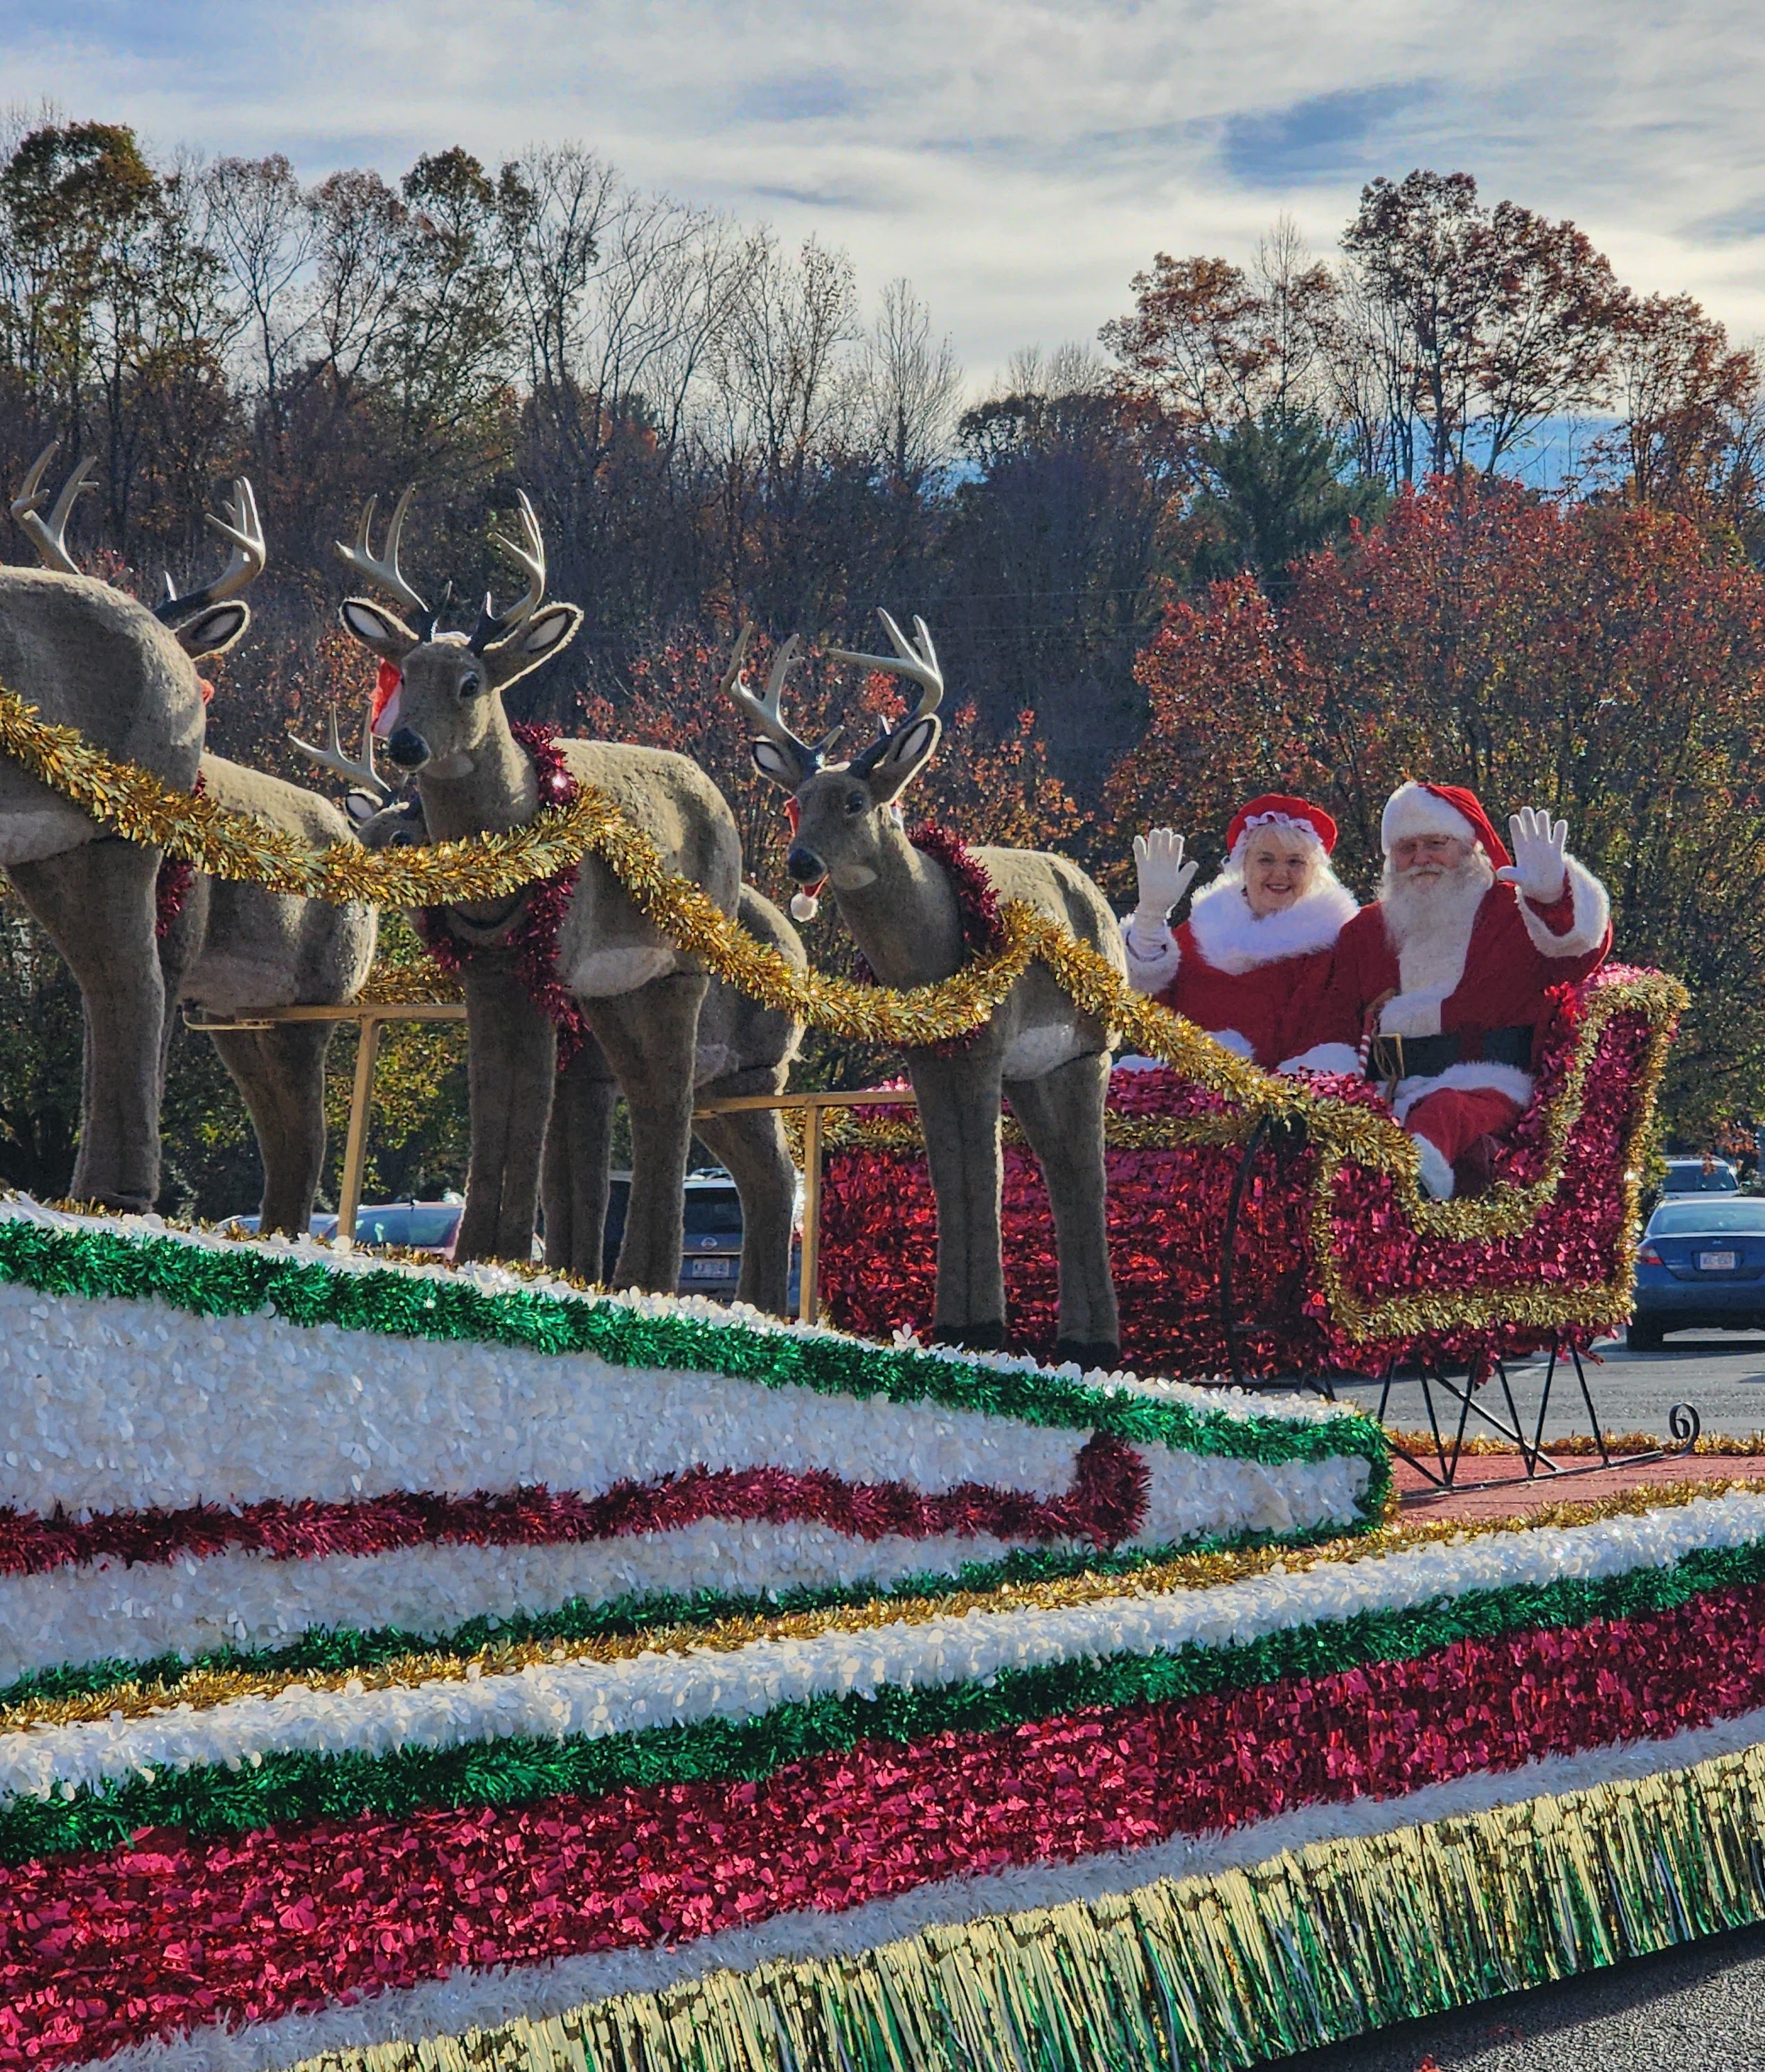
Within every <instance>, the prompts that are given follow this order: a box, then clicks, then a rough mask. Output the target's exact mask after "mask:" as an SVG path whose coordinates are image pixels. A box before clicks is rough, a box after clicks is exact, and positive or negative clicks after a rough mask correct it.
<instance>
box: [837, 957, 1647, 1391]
mask: <svg viewBox="0 0 1765 2072" xmlns="http://www.w3.org/2000/svg"><path fill="white" fill-rule="evenodd" d="M1624 976H1627V974H1626V973H1625V972H1623V971H1621V970H1618V969H1615V968H1608V971H1607V974H1605V975H1603V979H1602V980H1595V981H1593V982H1592V983H1593V985H1595V986H1597V985H1599V984H1601V983H1603V982H1605V980H1618V979H1622V978H1623V977H1624ZM1582 997H1583V994H1582V989H1570V988H1566V987H1564V988H1558V989H1555V991H1554V993H1552V995H1551V996H1550V1008H1551V1014H1550V1021H1549V1022H1548V1023H1547V1024H1546V1026H1545V1029H1544V1030H1543V1032H1542V1034H1541V1040H1540V1046H1539V1052H1540V1055H1539V1069H1538V1072H1537V1091H1536V1094H1535V1096H1534V1098H1533V1101H1532V1103H1531V1104H1530V1105H1529V1108H1527V1110H1526V1112H1525V1115H1524V1116H1522V1118H1521V1121H1520V1123H1519V1124H1518V1126H1517V1128H1516V1129H1515V1132H1514V1133H1513V1138H1512V1139H1511V1141H1509V1142H1508V1143H1507V1144H1506V1145H1503V1146H1502V1148H1501V1149H1500V1153H1499V1154H1498V1157H1497V1161H1496V1171H1497V1176H1498V1177H1499V1178H1506V1179H1511V1180H1513V1181H1514V1182H1519V1183H1524V1182H1529V1181H1532V1180H1535V1179H1537V1178H1538V1177H1539V1175H1540V1174H1541V1173H1542V1172H1543V1170H1544V1168H1545V1161H1546V1158H1547V1157H1548V1151H1549V1147H1548V1142H1547V1133H1548V1129H1549V1126H1550V1108H1551V1105H1552V1104H1553V1103H1554V1101H1555V1100H1557V1098H1558V1095H1559V1094H1560V1092H1561V1091H1562V1084H1563V1081H1564V1079H1565V1078H1566V1075H1567V1074H1568V1072H1569V1071H1570V1067H1571V1065H1572V1062H1573V1054H1574V1043H1575V1038H1576V1032H1577V1030H1578V1026H1579V1025H1580V1022H1581V1020H1582V1013H1583V1009H1582ZM1651 1040H1652V1039H1651V1034H1650V1030H1649V1028H1648V1024H1647V1022H1646V1020H1645V1018H1644V1016H1643V1015H1642V1014H1641V1013H1640V1012H1639V1013H1632V1012H1624V1013H1619V1014H1616V1015H1615V1016H1613V1017H1612V1018H1611V1021H1610V1022H1608V1023H1607V1026H1606V1028H1605V1030H1604V1031H1603V1034H1602V1036H1601V1038H1600V1042H1599V1049H1598V1051H1597V1053H1596V1054H1595V1058H1594V1059H1593V1060H1592V1062H1591V1066H1590V1068H1589V1071H1588V1075H1587V1080H1586V1095H1585V1100H1584V1104H1583V1107H1582V1113H1581V1116H1580V1118H1579V1120H1578V1121H1577V1123H1576V1124H1575V1127H1574V1129H1573V1131H1572V1132H1571V1133H1570V1137H1569V1140H1568V1144H1567V1146H1566V1156H1565V1160H1564V1165H1563V1170H1562V1178H1561V1181H1560V1182H1559V1184H1558V1188H1557V1190H1556V1193H1555V1194H1554V1197H1553V1198H1552V1199H1551V1201H1550V1202H1549V1204H1548V1205H1547V1206H1546V1207H1545V1209H1544V1210H1543V1211H1541V1214H1540V1215H1538V1216H1537V1218H1536V1219H1534V1220H1533V1223H1531V1224H1530V1225H1529V1227H1528V1228H1526V1229H1525V1230H1524V1231H1520V1232H1518V1233H1517V1234H1516V1235H1513V1236H1511V1237H1506V1238H1500V1239H1495V1240H1493V1241H1484V1240H1463V1241H1456V1242H1455V1241H1452V1240H1449V1239H1444V1238H1440V1237H1435V1236H1431V1235H1424V1234H1422V1233H1421V1232H1418V1231H1417V1230H1416V1228H1415V1227H1414V1225H1413V1224H1412V1223H1410V1219H1409V1218H1408V1217H1407V1216H1406V1215H1405V1214H1404V1213H1403V1211H1402V1207H1401V1206H1400V1204H1399V1203H1398V1199H1397V1194H1396V1190H1395V1186H1394V1182H1392V1180H1391V1179H1390V1178H1389V1175H1387V1174H1384V1173H1382V1172H1379V1171H1377V1170H1373V1169H1370V1168H1369V1167H1365V1166H1362V1165H1356V1164H1354V1163H1352V1161H1351V1162H1350V1163H1348V1164H1347V1165H1344V1167H1343V1168H1342V1169H1341V1171H1340V1175H1339V1177H1338V1178H1337V1180H1336V1186H1335V1188H1334V1190H1333V1194H1332V1223H1333V1226H1334V1236H1335V1244H1336V1253H1337V1256H1338V1257H1339V1258H1340V1260H1341V1262H1342V1264H1343V1268H1344V1274H1345V1276H1346V1279H1347V1281H1348V1288H1349V1291H1350V1293H1352V1294H1353V1295H1354V1296H1356V1297H1358V1298H1359V1299H1360V1300H1361V1301H1362V1302H1363V1303H1365V1304H1366V1305H1369V1306H1373V1305H1377V1304H1379V1303H1382V1302H1384V1301H1387V1300H1389V1298H1390V1297H1392V1296H1394V1295H1398V1294H1405V1293H1415V1294H1422V1293H1427V1292H1428V1291H1430V1290H1431V1289H1439V1290H1442V1291H1443V1292H1449V1293H1452V1294H1454V1295H1460V1294H1463V1293H1465V1292H1467V1291H1473V1290H1480V1289H1489V1290H1496V1291H1499V1290H1501V1289H1535V1288H1537V1286H1539V1285H1541V1284H1545V1285H1550V1284H1562V1283H1565V1282H1567V1283H1570V1284H1573V1285H1580V1286H1587V1285H1593V1286H1600V1285H1607V1284H1609V1283H1611V1281H1613V1280H1614V1278H1615V1262H1616V1261H1617V1259H1618V1255H1619V1252H1621V1251H1622V1249H1623V1236H1624V1199H1625V1194H1624V1184H1623V1165H1624V1145H1625V1142H1626V1139H1627V1131H1628V1128H1629V1125H1630V1120H1631V1109H1632V1102H1633V1100H1634V1095H1635V1088H1636V1083H1637V1079H1638V1077H1639V1075H1640V1071H1641V1069H1642V1067H1643V1063H1644V1059H1645V1057H1646V1055H1647V1053H1648V1046H1649V1044H1650V1042H1651ZM1329 1091H1331V1092H1332V1093H1333V1094H1336V1095H1339V1096H1340V1097H1341V1098H1342V1099H1344V1100H1349V1101H1352V1102H1354V1103H1356V1104H1361V1105H1365V1106H1373V1107H1377V1106H1378V1105H1380V1096H1379V1094H1378V1092H1377V1089H1376V1088H1374V1087H1371V1086H1369V1084H1367V1083H1366V1082H1365V1081H1364V1080H1359V1079H1337V1080H1335V1081H1332V1082H1331V1083H1329ZM1109 1102H1110V1110H1111V1112H1113V1113H1114V1114H1117V1115H1119V1116H1128V1117H1135V1118H1139V1117H1147V1118H1152V1117H1157V1118H1171V1119H1176V1120H1185V1119H1186V1120H1197V1121H1202V1122H1207V1121H1212V1120H1218V1121H1219V1122H1221V1124H1226V1125H1229V1124H1230V1123H1231V1120H1232V1118H1231V1117H1230V1116H1229V1112H1227V1110H1226V1108H1225V1104H1223V1103H1222V1102H1221V1100H1219V1098H1218V1097H1217V1096H1214V1095H1213V1094H1210V1093H1209V1092H1207V1091H1205V1089H1203V1088H1201V1087H1197V1086H1196V1085H1195V1084H1194V1083H1192V1082H1190V1081H1187V1080H1184V1079H1182V1078H1181V1077H1180V1075H1178V1074H1176V1073H1175V1072H1173V1071H1168V1070H1166V1069H1163V1068H1160V1069H1158V1070H1155V1071H1131V1072H1129V1071H1119V1072H1117V1073H1116V1074H1115V1075H1114V1078H1113V1081H1112V1083H1111V1086H1110V1096H1109ZM1240 1155H1241V1154H1240V1151H1239V1149H1238V1146H1237V1145H1232V1144H1226V1145H1217V1146H1216V1145H1178V1146H1168V1147H1148V1148H1144V1149H1128V1148H1126V1147H1121V1148H1117V1149H1111V1150H1110V1153H1109V1154H1108V1168H1109V1200H1108V1219H1109V1235H1110V1264H1111V1267H1112V1268H1113V1270H1114V1276H1115V1284H1116V1290H1117V1293H1118V1295H1119V1298H1120V1303H1121V1318H1122V1323H1121V1328H1122V1350H1123V1360H1124V1362H1125V1363H1127V1365H1129V1366H1131V1367H1138V1368H1139V1369H1140V1370H1141V1371H1143V1372H1147V1373H1167V1374H1168V1373H1177V1374H1186V1375H1211V1374H1220V1373H1223V1372H1224V1371H1225V1370H1226V1365H1227V1359H1226V1347H1225V1338H1224V1334H1223V1330H1222V1328H1221V1319H1220V1305H1219V1256H1220V1244H1221V1236H1222V1234H1223V1231H1224V1228H1225V1211H1226V1204H1227V1201H1228V1198H1229V1194H1230V1192H1231V1187H1232V1182H1233V1177H1234V1175H1235V1174H1236V1173H1237V1171H1238V1162H1239V1158H1240ZM1315 1157H1316V1154H1315V1153H1314V1152H1312V1151H1311V1150H1310V1149H1302V1150H1299V1151H1298V1152H1296V1153H1291V1154H1282V1153H1277V1152H1275V1151H1274V1150H1270V1151H1266V1152H1265V1153H1263V1155H1262V1157H1260V1158H1259V1159H1258V1162H1257V1164H1256V1165H1255V1167H1254V1170H1253V1174H1252V1177H1251V1179H1250V1185H1249V1186H1248V1187H1247V1189H1246V1194H1245V1199H1244V1202H1243V1209H1242V1219H1241V1222H1240V1225H1239V1231H1238V1248H1237V1251H1236V1253H1235V1254H1234V1259H1233V1284H1234V1291H1235V1293H1234V1304H1233V1307H1234V1311H1235V1313H1236V1317H1237V1318H1238V1322H1239V1329H1240V1351H1241V1355H1242V1359H1243V1361H1244V1364H1245V1369H1246V1372H1247V1373H1250V1374H1254V1375H1292V1374H1295V1373H1309V1374H1327V1373H1333V1374H1339V1375H1367V1374H1372V1375H1377V1374H1379V1373H1381V1372H1382V1371H1383V1370H1384V1367H1385V1363H1386V1362H1387V1360H1388V1359H1391V1358H1393V1357H1396V1358H1398V1359H1404V1358H1413V1357H1414V1356H1415V1355H1417V1354H1418V1353H1426V1355H1429V1356H1430V1357H1431V1358H1433V1359H1437V1360H1441V1361H1449V1362H1453V1363H1464V1362H1468V1361H1470V1360H1472V1359H1476V1358H1477V1357H1479V1356H1480V1355H1500V1356H1503V1357H1508V1358H1512V1357H1514V1356H1517V1355H1520V1354H1522V1353H1525V1352H1528V1351H1531V1350H1534V1349H1536V1348H1537V1347H1540V1346H1545V1345H1547V1344H1549V1343H1550V1340H1551V1339H1552V1338H1553V1337H1554V1335H1556V1334H1554V1332H1552V1331H1551V1330H1548V1329H1535V1328H1531V1327H1525V1328H1522V1327H1517V1326H1488V1327H1469V1326H1466V1327H1459V1328H1456V1329H1454V1330H1451V1331H1450V1332H1447V1333H1445V1334H1441V1335H1440V1336H1439V1337H1437V1338H1433V1339H1430V1340H1428V1341H1426V1342H1423V1341H1421V1340H1409V1341H1397V1342H1380V1343H1367V1342H1361V1341H1357V1340H1354V1339H1351V1338H1349V1337H1348V1335H1347V1334H1346V1333H1344V1332H1343V1331H1341V1330H1338V1329H1336V1327H1335V1326H1333V1325H1332V1321H1331V1319H1330V1317H1329V1316H1328V1313H1327V1309H1326V1305H1325V1304H1324V1299H1323V1297H1322V1295H1321V1293H1320V1290H1319V1287H1318V1279H1317V1272H1316V1263H1315V1261H1314V1260H1313V1257H1312V1250H1311V1228H1310V1223H1309V1203H1310V1194H1311V1184H1312V1179H1313V1175H1314V1173H1315V1170H1316V1168H1315ZM1002 1215H1003V1226H1002V1227H1003V1233H1004V1258H1005V1277H1006V1289H1007V1297H1008V1303H1009V1312H1008V1313H1009V1316H1010V1319H1011V1327H1012V1336H1013V1341H1014V1342H1016V1343H1018V1344H1021V1345H1023V1346H1028V1347H1030V1348H1033V1349H1041V1350H1046V1349H1048V1348H1050V1347H1052V1346H1053V1342H1054V1340H1055V1338H1056V1336H1057V1305H1058V1297H1059V1269H1058V1264H1057V1259H1056V1256H1055V1248H1054V1229H1053V1218H1052V1216H1051V1215H1050V1213H1049V1205H1048V1198H1047V1192H1046V1190H1045V1186H1044V1185H1043V1181H1042V1175H1041V1168H1040V1166H1039V1165H1037V1164H1036V1161H1035V1159H1034V1158H1033V1157H1032V1156H1031V1154H1030V1153H1028V1151H1025V1150H1022V1149H1011V1148H1008V1149H1007V1150H1006V1153H1005V1157H1004V1202H1003V1211H1002ZM821 1228H822V1240H821V1286H822V1289H823V1295H824V1297H825V1299H826V1301H827V1304H828V1308H829V1310H830V1313H831V1318H832V1320H833V1321H834V1322H836V1323H838V1324H839V1325H840V1326H843V1327H844V1329H846V1330H853V1331H856V1332H859V1333H860V1334H863V1335H864V1336H867V1337H872V1338H877V1337H880V1338H883V1339H885V1340H886V1339H888V1338H889V1336H890V1335H891V1334H893V1332H894V1331H895V1330H898V1329H901V1328H904V1327H905V1328H910V1329H918V1330H928V1329H929V1328H930V1321H931V1318H932V1315H933V1297H934V1286H935V1277H936V1257H937V1209H936V1204H935V1202H934V1199H933V1197H932V1191H931V1184H930V1177H929V1175H928V1174H927V1172H926V1163H925V1159H924V1157H923V1155H922V1154H921V1153H918V1152H917V1150H915V1151H905V1150H901V1151H882V1150H870V1149H864V1148H861V1147H855V1148H852V1149H843V1150H836V1151H835V1152H833V1153H831V1154H830V1156H829V1157H828V1160H827V1170H826V1174H825V1177H824V1179H823V1193H822V1226H821ZM879 1229H886V1230H887V1231H888V1232H889V1242H888V1244H887V1245H886V1246H880V1245H879V1244H877V1243H876V1231H878V1230H879ZM1619 1308H1620V1309H1621V1308H1622V1303H1621V1302H1620V1304H1619ZM1563 1335H1566V1336H1567V1335H1574V1336H1577V1337H1578V1338H1581V1339H1582V1341H1583V1342H1585V1341H1586V1339H1587V1338H1591V1336H1592V1335H1593V1334H1592V1333H1591V1332H1589V1331H1581V1332H1577V1333H1575V1334H1563Z"/></svg>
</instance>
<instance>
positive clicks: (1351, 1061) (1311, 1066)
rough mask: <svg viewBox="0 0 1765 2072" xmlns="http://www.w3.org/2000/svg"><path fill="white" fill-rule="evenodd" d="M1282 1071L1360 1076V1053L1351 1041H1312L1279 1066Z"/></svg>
mask: <svg viewBox="0 0 1765 2072" xmlns="http://www.w3.org/2000/svg"><path fill="white" fill-rule="evenodd" d="M1279 1070H1280V1071H1283V1072H1348V1073H1352V1075H1354V1077H1355V1078H1357V1079H1358V1078H1359V1077H1360V1076H1361V1053H1360V1052H1359V1051H1358V1050H1356V1048H1355V1047H1354V1046H1353V1044H1352V1043H1314V1044H1313V1045H1312V1046H1311V1049H1310V1050H1302V1051H1301V1052H1300V1053H1299V1056H1298V1057H1296V1058H1289V1059H1287V1061H1286V1062H1285V1063H1283V1065H1281V1066H1280V1067H1279Z"/></svg>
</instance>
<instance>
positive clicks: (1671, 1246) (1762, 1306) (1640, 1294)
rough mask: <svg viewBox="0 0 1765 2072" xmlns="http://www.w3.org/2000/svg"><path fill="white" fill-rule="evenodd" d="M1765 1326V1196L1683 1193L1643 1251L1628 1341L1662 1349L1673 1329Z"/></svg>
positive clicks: (1652, 1223)
mask: <svg viewBox="0 0 1765 2072" xmlns="http://www.w3.org/2000/svg"><path fill="white" fill-rule="evenodd" d="M1690 1330H1706V1331H1707V1330H1755V1331H1758V1330H1765V1198H1762V1197H1757V1196H1753V1195H1747V1194H1740V1195H1736V1194H1701V1195H1699V1194H1693V1195H1685V1194H1681V1195H1680V1196H1678V1197H1677V1198H1675V1199H1672V1200H1669V1201H1664V1202H1662V1203H1661V1205H1660V1207H1659V1208H1658V1209H1656V1211H1655V1213H1654V1214H1653V1215H1652V1216H1651V1217H1650V1218H1649V1219H1648V1229H1647V1230H1645V1231H1644V1232H1643V1239H1642V1243H1641V1244H1640V1245H1638V1246H1637V1248H1636V1306H1635V1308H1634V1309H1633V1310H1632V1315H1631V1319H1630V1331H1629V1334H1628V1342H1629V1344H1630V1346H1631V1347H1632V1350H1634V1351H1636V1352H1659V1351H1660V1342H1661V1339H1662V1338H1663V1337H1664V1335H1665V1334H1666V1333H1668V1332H1669V1331H1690Z"/></svg>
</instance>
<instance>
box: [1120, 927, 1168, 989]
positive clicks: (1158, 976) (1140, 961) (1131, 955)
mask: <svg viewBox="0 0 1765 2072" xmlns="http://www.w3.org/2000/svg"><path fill="white" fill-rule="evenodd" d="M1122 948H1123V949H1124V950H1125V951H1126V952H1127V982H1128V984H1129V985H1131V986H1132V987H1133V989H1134V990H1135V992H1136V993H1162V992H1163V991H1164V989H1165V987H1166V986H1168V985H1169V984H1170V982H1171V980H1172V979H1173V978H1175V977H1176V968H1177V966H1178V965H1179V964H1180V963H1181V962H1182V961H1183V953H1182V952H1181V951H1180V949H1179V948H1177V946H1176V936H1175V935H1172V933H1171V931H1170V927H1169V926H1168V923H1164V922H1162V921H1161V922H1158V923H1155V924H1153V925H1152V926H1151V927H1148V926H1147V923H1146V922H1145V921H1144V920H1143V919H1142V917H1141V916H1140V915H1139V914H1138V913H1133V914H1130V915H1128V916H1127V919H1125V920H1124V921H1123V923H1122Z"/></svg>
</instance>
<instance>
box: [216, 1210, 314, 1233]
mask: <svg viewBox="0 0 1765 2072" xmlns="http://www.w3.org/2000/svg"><path fill="white" fill-rule="evenodd" d="M262 1221H263V1218H262V1217H261V1216H228V1218H227V1219H226V1221H225V1222H224V1223H221V1224H220V1226H219V1227H220V1229H221V1230H223V1231H244V1234H245V1235H246V1236H247V1237H256V1236H257V1231H258V1226H259V1225H260V1224H261V1223H262ZM336 1228H337V1219H336V1217H335V1216H334V1215H331V1214H330V1212H329V1211H327V1210H324V1209H318V1210H315V1211H314V1213H313V1215H312V1218H311V1219H310V1221H309V1222H308V1223H307V1226H306V1235H308V1236H309V1237H330V1236H331V1235H333V1233H334V1232H335V1231H336Z"/></svg>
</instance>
